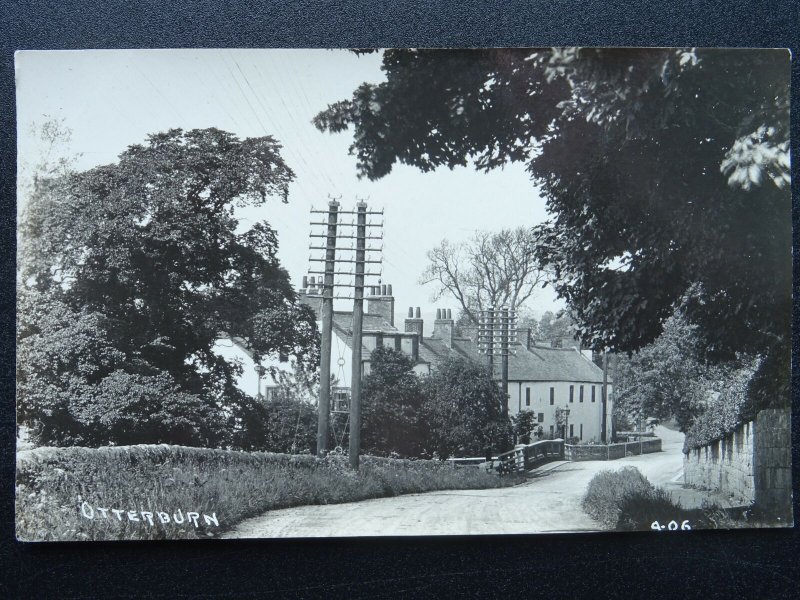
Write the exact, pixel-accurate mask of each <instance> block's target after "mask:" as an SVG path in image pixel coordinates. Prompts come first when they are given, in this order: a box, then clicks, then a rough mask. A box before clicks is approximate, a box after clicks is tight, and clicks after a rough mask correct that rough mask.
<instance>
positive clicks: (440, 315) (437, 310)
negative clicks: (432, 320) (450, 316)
mask: <svg viewBox="0 0 800 600" xmlns="http://www.w3.org/2000/svg"><path fill="white" fill-rule="evenodd" d="M441 318H442V309H441V308H437V309H436V320H437V321H439V320H440V319H441Z"/></svg>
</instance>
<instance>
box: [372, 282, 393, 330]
mask: <svg viewBox="0 0 800 600" xmlns="http://www.w3.org/2000/svg"><path fill="white" fill-rule="evenodd" d="M369 291H370V294H369V295H368V296H367V314H368V315H375V316H378V317H382V318H383V320H384V321H386V322H387V323H389V324H390V325H391V326H392V327H394V296H392V286H391V285H386V284H383V285H378V286H372V287H370V288H369Z"/></svg>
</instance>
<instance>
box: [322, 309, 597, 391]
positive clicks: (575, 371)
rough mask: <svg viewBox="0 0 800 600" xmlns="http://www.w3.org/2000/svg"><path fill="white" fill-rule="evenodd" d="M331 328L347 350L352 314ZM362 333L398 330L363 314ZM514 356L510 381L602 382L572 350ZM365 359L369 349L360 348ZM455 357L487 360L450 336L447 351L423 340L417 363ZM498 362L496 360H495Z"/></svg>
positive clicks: (342, 314)
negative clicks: (450, 342)
mask: <svg viewBox="0 0 800 600" xmlns="http://www.w3.org/2000/svg"><path fill="white" fill-rule="evenodd" d="M333 327H334V329H335V330H336V331H337V334H338V335H339V337H340V338H342V339H343V340H344V342H345V343H346V344H347V345H348V347H350V348H352V347H353V313H352V312H349V311H335V312H334V313H333ZM363 327H364V332H365V333H366V332H375V331H377V332H381V333H386V334H392V333H398V331H399V330H398V329H397V328H396V327H394V326H392V325H391V324H390V323H389V322H388V321H386V320H385V319H384V318H383V317H381V316H379V315H370V314H366V313H365V314H364V321H363ZM514 350H515V352H516V354H512V355H511V356H510V357H509V360H508V380H509V381H579V382H585V383H602V382H603V370H602V369H600V368H599V367H598V366H597V365H595V364H594V363H593V362H592V361H590V360H589V359H588V358H586V357H585V356H583V355H582V354H581V353H580V352H578V351H577V350H575V349H574V348H550V347H541V346H534V347H532V348H531V349H530V350H528V349H527V348H526V347H525V346H524V345H521V344H517V345H515V346H514ZM362 352H363V356H364V359H365V360H369V350H368V349H367V348H363V347H362ZM452 355H456V356H460V357H462V358H466V359H469V360H472V361H474V362H477V363H481V364H483V363H485V362H486V357H485V356H483V355H482V354H480V352H478V347H477V345H476V344H475V342H474V341H472V340H471V339H470V338H467V337H455V336H454V337H453V347H452V348H448V347H447V344H445V342H444V340H441V339H438V338H432V337H428V338H422V340H421V342H420V345H419V361H420V362H424V363H429V364H432V365H433V364H436V363H438V362H440V361H442V360H444V359H446V358H447V357H449V356H452ZM498 362H499V358H498Z"/></svg>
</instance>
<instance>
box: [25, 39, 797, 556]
mask: <svg viewBox="0 0 800 600" xmlns="http://www.w3.org/2000/svg"><path fill="white" fill-rule="evenodd" d="M15 62H16V81H17V120H18V121H17V124H18V171H17V172H18V188H17V198H18V202H17V206H18V212H17V217H18V219H17V220H18V228H17V243H18V253H17V373H16V407H17V454H16V467H17V476H16V531H17V537H18V539H20V540H22V541H90V540H151V539H187V538H188V539H201V538H280V537H290V538H321V537H365V536H448V535H459V536H463V535H493V534H538V533H569V532H591V531H597V532H608V531H631V530H644V531H649V532H651V533H652V535H661V536H664V535H691V533H690V532H692V531H696V530H703V529H736V528H751V527H791V526H792V524H793V514H792V467H791V449H792V442H791V424H790V422H791V382H790V363H791V318H792V316H791V312H792V247H791V240H792V237H791V234H792V232H791V190H790V163H789V80H790V55H789V52H788V51H787V50H780V49H713V48H647V49H644V48H518V49H513V48H495V49H492V48H482V49H451V50H441V49H439V50H435V49H382V50H380V49H378V50H375V49H365V50H347V49H331V50H322V49H313V50H312V49H280V50H279V49H270V50H256V49H225V50H208V49H206V50H199V49H181V50H82V51H20V52H18V53H17V54H16V57H15Z"/></svg>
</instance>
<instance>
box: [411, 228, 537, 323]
mask: <svg viewBox="0 0 800 600" xmlns="http://www.w3.org/2000/svg"><path fill="white" fill-rule="evenodd" d="M537 239H538V238H537V236H536V234H535V233H534V232H533V230H532V229H530V228H527V227H519V228H517V229H513V230H512V229H504V230H502V231H499V232H494V233H493V232H487V231H478V232H476V233H475V234H474V235H473V236H472V237H471V238H470V239H469V240H467V241H466V242H461V243H453V242H450V241H449V240H446V239H445V240H442V242H441V243H440V244H439V245H438V246H437V247H436V248H433V249H432V250H430V251H429V252H428V260H429V264H428V266H427V268H426V269H425V271H424V272H423V274H422V277H421V278H420V283H422V284H427V283H433V284H436V286H437V289H436V291H435V292H434V300H438V299H439V298H441V297H442V296H444V295H445V294H451V295H452V296H453V297H454V298H455V299H456V300H457V301H458V303H459V304H460V305H461V308H462V310H463V313H464V315H465V316H466V317H467V318H468V319H469V321H471V322H472V324H477V323H478V318H479V315H480V311H482V310H484V309H486V308H488V307H489V306H508V307H509V308H514V309H517V308H519V307H520V306H521V305H522V304H523V303H524V302H525V301H526V300H528V299H529V298H530V297H531V296H533V294H534V292H535V290H536V286H537V285H539V284H542V283H544V282H545V281H546V277H545V272H544V271H543V270H542V269H541V267H540V265H539V262H538V260H537V259H536V256H535V252H534V250H535V248H536V244H537Z"/></svg>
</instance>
